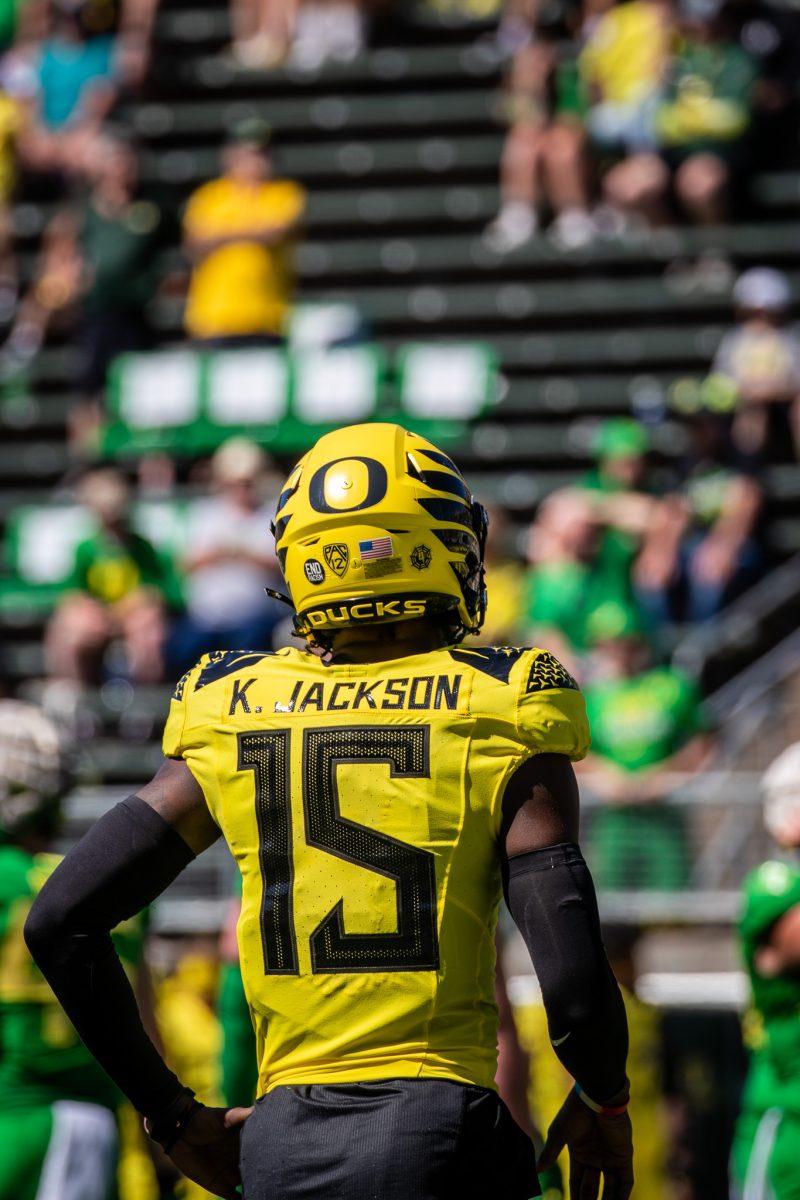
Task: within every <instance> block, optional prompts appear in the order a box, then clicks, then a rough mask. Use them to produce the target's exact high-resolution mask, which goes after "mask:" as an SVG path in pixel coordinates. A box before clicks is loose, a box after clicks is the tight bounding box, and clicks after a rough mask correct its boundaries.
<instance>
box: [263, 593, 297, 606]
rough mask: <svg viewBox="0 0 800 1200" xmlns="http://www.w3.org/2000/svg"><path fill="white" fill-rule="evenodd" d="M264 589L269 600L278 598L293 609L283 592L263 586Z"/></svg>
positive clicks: (288, 598)
mask: <svg viewBox="0 0 800 1200" xmlns="http://www.w3.org/2000/svg"><path fill="white" fill-rule="evenodd" d="M264 591H265V592H266V593H267V595H268V596H269V598H270V600H280V602H281V604H288V605H289V608H291V609H294V604H292V601H291V599H290V597H289V596H287V595H286V593H285V592H276V591H275V588H264Z"/></svg>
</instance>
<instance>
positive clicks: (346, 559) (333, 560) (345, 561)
mask: <svg viewBox="0 0 800 1200" xmlns="http://www.w3.org/2000/svg"><path fill="white" fill-rule="evenodd" d="M322 553H323V554H324V555H325V562H326V563H327V564H328V566H329V567H330V569H331V570H332V571H333V573H334V575H338V576H339V578H340V579H341V577H342V576H343V575H344V573H345V571H346V570H347V568H348V565H349V563H350V551H349V550H348V549H347V546H345V544H344V542H332V543H331V544H330V545H328V546H323V547H322Z"/></svg>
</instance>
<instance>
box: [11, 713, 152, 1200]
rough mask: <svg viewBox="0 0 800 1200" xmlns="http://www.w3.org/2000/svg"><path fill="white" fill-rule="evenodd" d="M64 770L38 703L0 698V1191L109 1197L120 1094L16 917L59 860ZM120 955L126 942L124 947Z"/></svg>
mask: <svg viewBox="0 0 800 1200" xmlns="http://www.w3.org/2000/svg"><path fill="white" fill-rule="evenodd" d="M65 779H66V774H65V770H64V758H63V754H62V746H61V742H60V739H59V734H58V731H57V729H56V728H55V726H54V725H53V723H52V722H51V721H50V720H49V719H48V718H47V717H46V716H45V715H44V714H43V713H42V712H41V711H40V710H39V709H37V708H34V707H33V705H30V704H22V703H20V702H18V701H14V700H3V701H0V1200H40V1198H41V1200H48V1198H50V1197H53V1198H55V1197H57V1198H58V1200H110V1197H111V1195H112V1192H113V1185H114V1178H115V1169H116V1161H117V1127H116V1121H115V1116H114V1110H115V1108H116V1106H117V1103H118V1101H119V1099H120V1097H119V1094H118V1093H117V1091H116V1089H115V1088H114V1086H113V1084H112V1083H111V1082H110V1080H109V1079H108V1076H107V1075H105V1074H104V1072H103V1071H101V1070H100V1069H99V1068H98V1066H97V1063H96V1062H95V1061H94V1059H93V1058H92V1057H91V1055H90V1054H89V1053H88V1052H87V1050H86V1048H85V1047H84V1046H83V1045H82V1043H81V1041H80V1040H79V1038H78V1035H77V1034H76V1032H75V1030H74V1029H73V1027H72V1026H71V1025H70V1023H69V1021H68V1020H67V1018H66V1017H65V1015H64V1012H63V1011H62V1009H61V1007H60V1006H59V1004H58V1002H57V1001H56V998H55V996H54V995H53V993H52V991H51V990H50V988H49V987H48V985H47V983H46V981H45V980H44V979H43V978H42V976H41V974H40V973H39V971H38V970H37V969H36V967H35V966H34V964H33V962H32V961H31V958H30V955H29V954H28V952H27V950H26V948H25V943H24V941H23V938H22V927H23V924H24V921H25V917H26V916H27V914H28V911H29V909H30V906H31V903H32V901H33V898H34V897H35V896H36V894H37V892H38V891H39V888H40V887H41V886H42V884H43V883H44V881H45V879H47V877H48V875H49V874H50V873H51V871H52V870H53V869H54V867H55V866H56V864H57V863H58V861H59V859H58V858H57V856H56V855H54V854H49V853H48V852H47V851H48V847H49V845H50V841H51V839H52V837H53V834H54V832H55V830H56V826H57V823H58V818H59V802H60V798H61V794H62V791H63V788H64V783H65ZM120 949H121V951H122V952H123V953H124V954H125V957H126V959H127V958H128V954H127V953H126V949H127V950H130V949H131V946H130V945H128V946H127V947H122V946H121V947H120Z"/></svg>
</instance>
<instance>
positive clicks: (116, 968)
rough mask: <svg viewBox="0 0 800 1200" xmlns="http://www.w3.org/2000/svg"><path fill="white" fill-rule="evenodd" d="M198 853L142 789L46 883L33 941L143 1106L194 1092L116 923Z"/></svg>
mask: <svg viewBox="0 0 800 1200" xmlns="http://www.w3.org/2000/svg"><path fill="white" fill-rule="evenodd" d="M193 858H194V854H193V853H192V851H191V850H190V848H189V847H188V846H187V844H186V842H184V840H183V838H182V837H181V836H180V835H179V834H178V833H177V832H176V830H175V829H173V827H172V826H171V825H168V824H167V822H166V821H165V820H164V819H163V817H161V816H160V815H159V814H158V813H157V812H155V811H154V809H152V808H151V807H150V806H149V805H148V804H146V803H145V802H144V800H142V799H140V797H138V796H131V797H129V798H128V799H127V800H123V801H122V803H121V804H118V805H116V807H115V808H112V809H111V811H110V812H108V813H106V814H105V815H104V816H102V817H101V818H100V820H99V821H97V823H96V824H95V825H93V826H92V828H91V829H90V830H89V832H88V833H87V834H86V836H85V837H83V838H82V839H81V841H80V842H78V844H77V846H75V847H74V848H73V849H72V850H71V851H70V853H69V854H68V855H67V856H66V858H65V859H64V860H63V862H61V863H60V864H59V866H58V867H57V868H56V870H55V871H54V872H53V874H52V875H51V876H50V878H49V879H48V880H47V882H46V883H45V885H44V887H43V888H42V890H41V892H40V893H39V895H38V897H37V898H36V900H35V902H34V904H33V907H32V908H31V911H30V913H29V915H28V919H27V921H26V923H25V941H26V942H27V944H28V949H29V950H30V952H31V954H32V955H33V958H34V960H35V962H36V963H37V965H38V967H39V969H40V970H41V972H42V974H43V975H44V976H45V978H46V979H47V982H48V983H49V984H50V986H51V988H52V989H53V991H54V992H55V994H56V996H57V997H58V1000H59V1001H60V1003H61V1005H62V1007H63V1009H64V1011H65V1012H66V1014H67V1016H68V1017H69V1019H70V1020H71V1021H72V1024H73V1025H74V1026H75V1028H76V1029H77V1031H78V1033H79V1034H80V1037H81V1039H82V1040H83V1042H84V1043H85V1044H86V1046H87V1048H88V1049H89V1050H90V1052H91V1053H92V1054H93V1055H94V1057H95V1058H96V1059H97V1061H98V1062H99V1063H100V1065H101V1066H102V1067H103V1069H104V1070H105V1071H106V1072H107V1073H108V1074H109V1075H110V1076H111V1078H112V1080H113V1081H114V1083H115V1084H116V1085H117V1087H118V1088H119V1089H120V1091H121V1092H123V1093H124V1095H126V1096H127V1097H128V1099H129V1100H130V1101H131V1103H132V1104H133V1105H134V1107H135V1108H137V1109H138V1110H139V1112H141V1113H142V1114H143V1115H145V1116H147V1117H157V1116H158V1115H159V1114H161V1113H163V1112H165V1111H171V1109H172V1106H174V1105H176V1104H179V1103H180V1097H181V1096H182V1095H186V1089H184V1088H182V1086H181V1084H180V1082H179V1081H178V1079H177V1078H176V1077H175V1075H173V1073H172V1071H170V1070H169V1068H168V1067H167V1066H166V1064H165V1063H164V1061H163V1060H162V1058H161V1056H160V1054H159V1053H158V1051H157V1050H156V1048H155V1046H154V1045H153V1043H152V1042H151V1041H150V1038H149V1037H148V1036H147V1033H146V1032H145V1030H144V1027H143V1025H142V1021H141V1017H140V1015H139V1009H138V1007H137V1004H136V999H135V997H134V994H133V991H132V989H131V985H130V983H129V981H128V978H127V976H126V974H125V971H124V969H123V967H122V964H121V962H120V960H119V958H118V957H117V954H116V951H115V950H114V945H113V942H112V940H111V933H110V931H111V930H112V929H113V928H114V927H115V926H117V925H118V924H119V923H120V922H121V921H124V920H127V919H128V918H129V917H132V916H134V914H136V913H138V912H140V911H141V910H142V909H143V908H145V907H146V906H147V905H148V904H150V903H152V901H153V900H155V899H156V897H157V896H159V895H160V894H161V892H163V891H164V889H165V888H166V887H167V886H168V884H170V883H172V881H173V879H175V877H176V876H177V875H179V874H180V872H181V871H182V870H183V869H184V867H185V866H186V865H187V864H188V863H189V862H191V860H192V859H193Z"/></svg>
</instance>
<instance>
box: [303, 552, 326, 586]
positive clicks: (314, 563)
mask: <svg viewBox="0 0 800 1200" xmlns="http://www.w3.org/2000/svg"><path fill="white" fill-rule="evenodd" d="M303 570H304V571H305V573H306V579H307V580H308V582H309V583H322V581H323V579H324V578H325V568H324V567H323V565H322V563H321V562H320V561H319V559H318V558H308V559H306V561H305V563H304V564H303Z"/></svg>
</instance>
